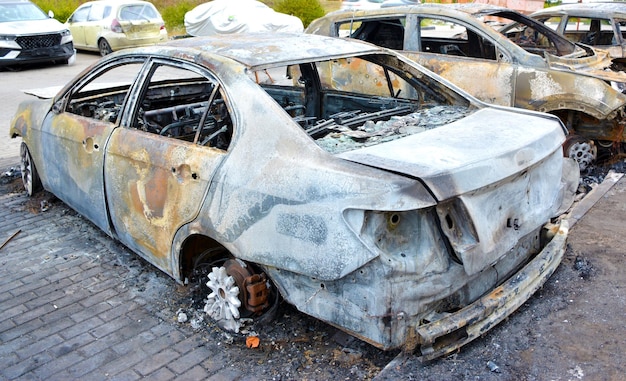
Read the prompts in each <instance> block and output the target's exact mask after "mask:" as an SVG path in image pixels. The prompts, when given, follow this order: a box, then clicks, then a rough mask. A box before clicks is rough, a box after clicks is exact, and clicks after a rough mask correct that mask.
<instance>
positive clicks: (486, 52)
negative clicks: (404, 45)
mask: <svg viewBox="0 0 626 381" xmlns="http://www.w3.org/2000/svg"><path fill="white" fill-rule="evenodd" d="M419 25H420V33H419V35H420V36H421V40H420V46H421V51H423V52H427V53H436V54H445V55H453V56H462V57H473V58H482V59H487V60H496V49H495V46H494V44H493V43H491V41H489V40H487V39H485V38H483V37H482V36H481V35H480V34H478V33H476V32H475V31H473V30H471V29H469V28H467V27H465V26H464V25H461V24H459V23H456V22H453V21H450V20H443V19H436V18H422V19H420V23H419Z"/></svg>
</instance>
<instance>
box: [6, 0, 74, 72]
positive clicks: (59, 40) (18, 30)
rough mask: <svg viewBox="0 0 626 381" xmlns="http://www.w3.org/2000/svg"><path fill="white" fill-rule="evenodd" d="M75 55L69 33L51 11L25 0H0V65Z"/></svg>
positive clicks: (69, 60)
mask: <svg viewBox="0 0 626 381" xmlns="http://www.w3.org/2000/svg"><path fill="white" fill-rule="evenodd" d="M75 57H76V55H75V51H74V45H73V42H72V34H71V33H70V31H69V30H68V29H67V28H66V27H65V26H64V25H63V24H61V23H60V22H58V21H57V20H55V19H54V18H53V17H52V14H46V13H45V12H44V11H42V10H41V8H39V7H38V6H36V5H35V4H33V3H31V2H30V1H28V0H0V67H5V66H13V65H18V64H28V63H38V62H59V63H72V62H73V61H74V58H75Z"/></svg>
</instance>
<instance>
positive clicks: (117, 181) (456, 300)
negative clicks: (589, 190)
mask: <svg viewBox="0 0 626 381" xmlns="http://www.w3.org/2000/svg"><path fill="white" fill-rule="evenodd" d="M329 78H330V80H329V81H327V80H328V79H329ZM374 84H375V85H376V86H372V85H374ZM523 126H525V127H527V128H528V129H527V130H525V129H523V128H522V127H523ZM10 133H11V136H12V137H18V136H19V137H21V138H22V140H23V142H22V150H21V155H22V174H23V180H24V185H25V187H26V189H27V190H28V193H29V194H32V193H33V192H35V191H36V190H37V189H38V188H39V187H40V186H41V185H43V188H45V189H46V190H48V191H50V192H52V193H53V194H55V195H56V196H57V197H59V198H60V199H61V200H63V201H64V202H65V203H67V204H68V205H69V206H71V207H72V208H74V209H75V210H77V211H78V212H79V213H81V214H82V215H83V216H85V217H87V218H88V219H90V220H91V221H92V222H93V223H94V224H95V225H97V226H98V227H100V228H101V229H102V230H104V231H105V232H107V233H108V234H109V235H110V236H111V237H113V238H116V239H118V240H119V241H121V242H122V243H123V244H124V245H126V246H127V247H129V248H130V249H132V250H133V251H135V252H137V253H138V254H139V255H141V256H142V257H144V258H145V259H147V260H148V261H149V262H151V263H152V264H154V265H155V266H156V267H158V268H159V269H161V270H162V271H164V272H165V273H167V274H169V275H170V276H171V277H173V278H174V279H175V280H176V281H178V282H180V283H183V284H186V283H189V284H194V282H195V280H194V279H196V276H197V275H198V274H197V273H198V272H200V275H201V276H202V277H203V278H202V279H203V280H201V284H204V282H205V281H206V280H207V278H206V276H207V274H208V281H207V282H206V285H207V286H208V287H207V290H206V292H207V293H209V295H208V297H207V303H206V305H205V311H206V312H207V314H208V315H209V316H211V317H212V318H213V319H215V320H216V321H217V322H218V324H219V325H220V326H222V327H223V328H225V329H230V330H234V331H237V330H238V329H239V324H240V319H241V318H242V317H244V316H245V317H252V318H254V319H257V320H262V319H263V318H264V317H265V316H267V314H269V313H270V312H271V310H272V309H274V308H275V306H276V305H277V303H278V302H277V300H278V295H280V296H282V298H284V300H286V301H288V302H289V303H291V304H293V305H294V306H296V307H297V308H298V309H299V310H301V311H303V312H305V313H307V314H310V315H312V316H315V317H317V318H319V319H322V320H324V321H326V322H328V323H330V324H332V325H334V326H337V327H339V328H341V329H343V330H345V331H347V332H349V333H351V334H352V335H355V336H356V337H359V338H361V339H363V340H365V341H367V342H369V343H372V344H374V345H376V346H378V347H380V348H384V349H392V348H405V349H413V348H415V347H418V348H419V350H420V353H421V354H422V355H424V356H427V357H431V358H432V357H436V356H438V355H441V354H443V353H447V352H449V351H451V350H454V349H455V348H458V347H460V346H461V345H463V344H464V343H466V342H468V341H470V340H473V339H475V338H476V337H479V336H480V335H481V334H483V333H484V332H486V331H487V330H489V328H491V327H492V326H493V325H495V324H496V323H497V322H499V321H501V320H502V319H504V318H505V317H506V316H508V315H509V314H511V313H512V312H513V311H514V310H515V309H516V308H517V307H518V306H520V305H521V304H522V303H523V302H524V301H525V300H527V299H528V298H529V297H530V296H531V295H532V294H533V293H534V291H535V290H537V288H538V287H540V286H541V285H542V284H543V282H544V281H545V280H546V279H547V278H548V277H549V276H550V275H551V274H552V272H553V271H554V269H555V268H556V267H557V266H558V265H559V263H560V261H561V258H562V255H563V251H564V246H565V240H566V237H567V221H566V220H563V221H559V222H558V223H557V222H556V220H555V221H553V223H552V224H551V223H550V221H551V218H553V217H554V216H557V215H560V213H562V211H563V210H564V208H567V207H568V204H569V203H570V200H571V197H569V196H571V195H573V193H572V191H571V189H572V187H573V188H576V187H577V184H578V170H577V166H576V163H575V162H574V161H573V160H571V159H568V158H564V157H563V155H562V147H561V144H562V143H563V141H564V139H565V133H566V130H565V128H564V127H563V125H562V123H561V122H560V121H559V120H558V119H557V118H556V117H554V116H551V115H548V114H541V113H535V112H531V111H526V110H518V109H511V108H503V107H498V106H487V105H485V104H483V103H481V102H480V101H478V100H476V99H474V98H472V97H471V96H469V95H467V94H465V93H464V92H463V91H462V90H459V89H456V88H454V87H453V86H452V85H450V84H448V83H446V82H445V80H443V79H441V78H440V77H438V76H436V75H435V74H433V73H430V72H428V71H426V70H424V69H423V68H421V67H419V66H418V65H416V64H415V63H413V62H412V61H410V60H408V59H406V58H405V57H403V56H401V55H398V54H396V53H394V52H391V51H389V50H386V49H381V48H378V47H376V46H374V45H371V44H366V43H360V42H356V41H347V40H342V39H334V38H330V37H323V36H312V35H306V34H297V35H281V34H265V35H253V34H248V35H245V36H241V35H231V36H221V37H220V36H217V37H198V38H188V39H180V40H177V41H172V42H168V43H167V44H165V45H161V46H156V47H150V48H147V47H146V48H138V49H135V50H128V51H124V52H117V53H114V54H111V55H109V56H107V57H105V58H103V59H102V60H100V61H99V62H97V63H95V64H94V65H92V66H91V67H90V68H88V69H86V70H85V71H84V72H83V73H82V74H81V75H79V76H78V77H77V78H76V79H74V80H73V81H71V82H70V83H68V84H67V85H66V86H65V87H64V89H62V90H61V91H60V92H59V93H58V95H56V96H55V97H54V98H53V99H47V100H42V99H39V100H37V99H33V100H31V101H27V102H24V103H22V104H21V106H20V107H19V109H18V111H17V113H16V115H15V117H14V119H13V121H12V127H11V131H10ZM477 142H480V144H477ZM485 142H488V143H485Z"/></svg>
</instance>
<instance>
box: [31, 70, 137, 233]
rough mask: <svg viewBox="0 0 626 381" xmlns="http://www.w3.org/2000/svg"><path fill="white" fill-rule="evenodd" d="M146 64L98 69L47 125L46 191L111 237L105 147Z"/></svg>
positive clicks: (64, 101)
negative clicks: (105, 176) (107, 207)
mask: <svg viewBox="0 0 626 381" xmlns="http://www.w3.org/2000/svg"><path fill="white" fill-rule="evenodd" d="M142 66H143V61H141V60H136V61H134V62H133V61H131V62H127V63H126V64H124V65H118V66H114V67H113V68H112V69H111V66H107V67H106V68H105V67H103V68H101V69H100V70H95V71H94V72H93V74H92V75H90V76H88V77H85V78H84V79H83V80H82V81H80V82H77V83H76V84H75V85H74V86H72V88H71V89H70V90H69V91H68V92H67V93H66V94H65V95H64V96H63V97H62V98H61V99H60V100H58V101H57V102H56V103H55V104H54V106H53V109H52V112H50V113H48V116H47V117H46V120H45V122H44V123H43V127H42V148H41V149H42V152H43V158H44V160H43V161H44V163H43V165H44V168H42V171H41V172H42V174H45V183H46V189H48V190H49V191H50V192H52V193H54V194H55V195H56V196H57V197H59V198H60V199H61V200H63V201H64V202H65V203H66V204H68V205H69V206H71V207H72V208H73V209H75V210H76V211H78V212H79V213H81V214H82V215H84V216H85V217H87V218H88V219H89V220H91V221H92V222H93V223H94V224H96V225H97V226H98V227H100V228H101V229H103V230H104V231H106V232H107V233H109V234H110V229H109V223H108V217H107V213H106V205H105V196H104V184H103V164H104V155H105V146H106V144H107V141H108V139H109V136H110V135H111V133H112V131H113V130H114V129H115V128H117V126H118V125H119V117H120V114H121V110H122V108H123V105H124V103H125V100H126V97H127V95H128V93H129V91H130V88H131V86H132V84H133V83H134V81H135V78H136V77H137V75H138V72H139V71H140V69H141V68H142ZM109 69H110V70H109Z"/></svg>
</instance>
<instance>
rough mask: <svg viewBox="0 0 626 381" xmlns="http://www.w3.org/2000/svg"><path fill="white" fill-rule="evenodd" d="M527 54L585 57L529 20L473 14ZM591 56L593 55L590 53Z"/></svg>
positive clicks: (511, 15)
mask: <svg viewBox="0 0 626 381" xmlns="http://www.w3.org/2000/svg"><path fill="white" fill-rule="evenodd" d="M474 16H475V17H477V18H480V19H481V20H482V21H484V22H485V23H486V24H487V25H489V26H491V27H492V28H494V29H496V30H497V31H498V32H500V33H501V34H503V35H505V36H506V37H507V38H508V39H509V40H511V41H513V42H514V43H516V44H517V45H519V46H520V47H521V48H523V49H524V50H526V51H528V52H529V53H533V54H537V55H541V56H543V55H544V53H550V54H552V55H555V56H569V55H576V56H580V55H585V54H587V53H586V52H585V50H583V49H582V48H579V47H577V46H576V45H575V44H574V43H572V42H571V41H569V40H567V39H566V38H564V37H562V36H560V35H559V34H557V33H556V32H554V31H553V30H552V29H550V28H548V27H546V26H545V25H543V24H542V23H539V22H537V21H535V20H533V19H531V18H528V17H526V16H524V15H521V14H519V13H516V12H511V11H498V12H493V11H491V12H485V13H477V14H474ZM591 54H593V53H591Z"/></svg>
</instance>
